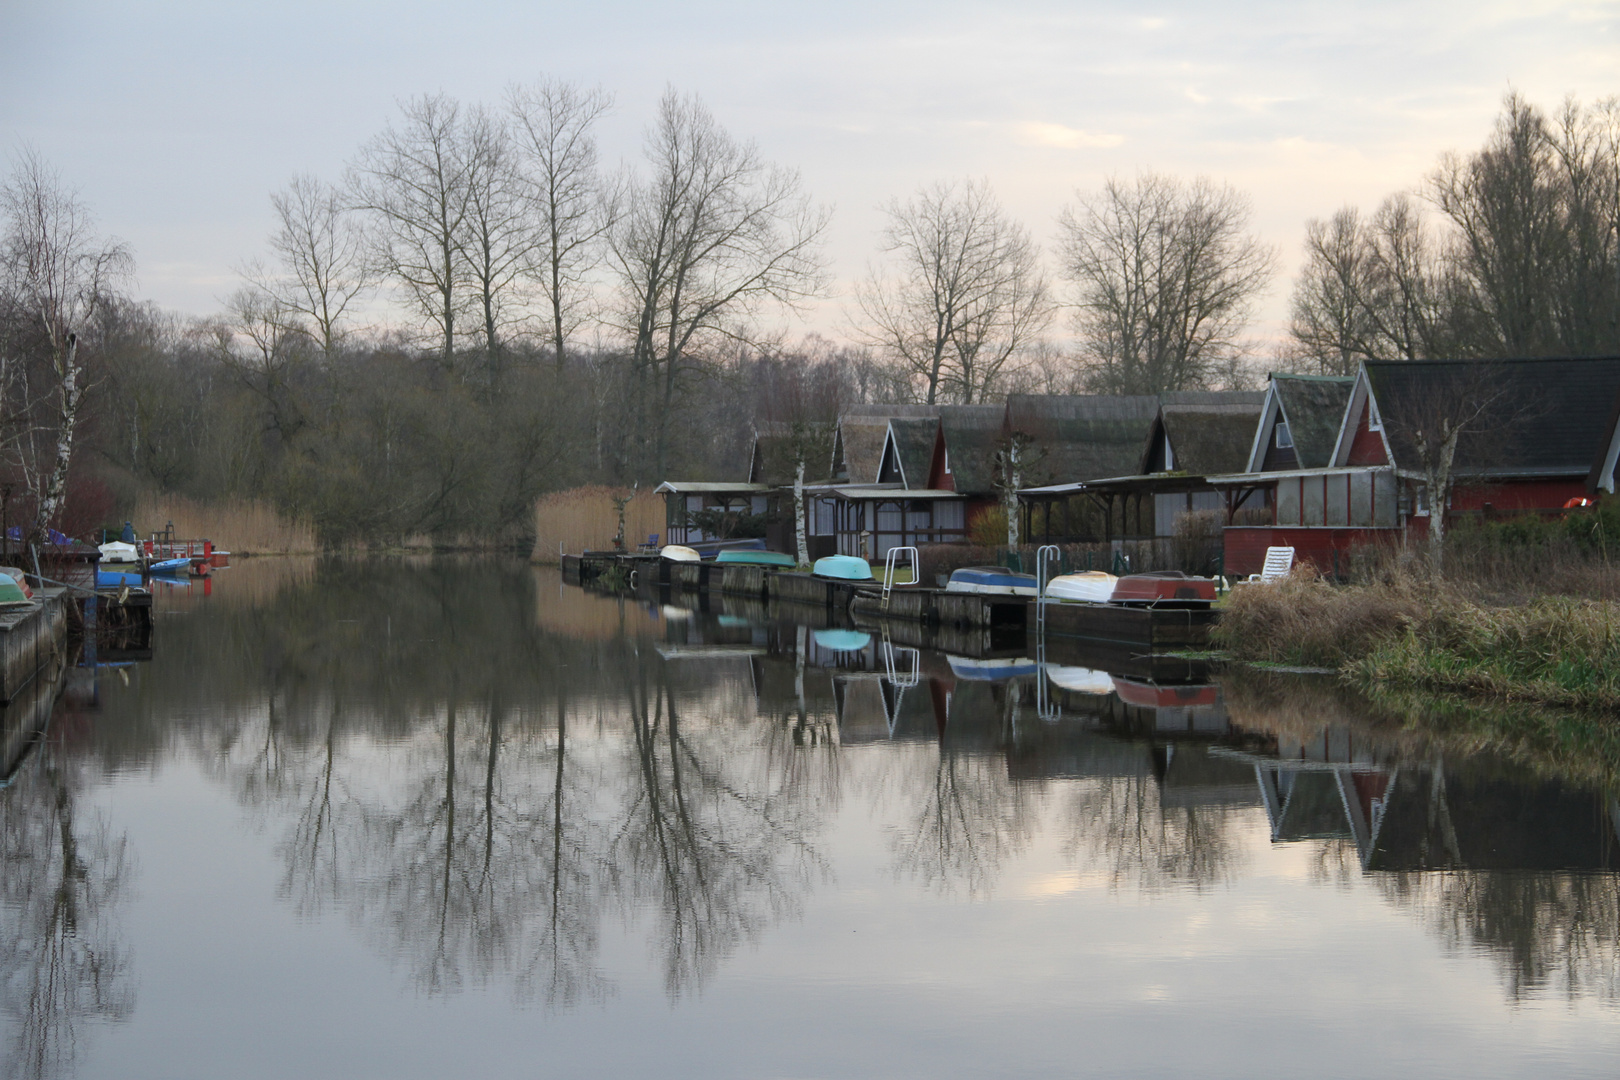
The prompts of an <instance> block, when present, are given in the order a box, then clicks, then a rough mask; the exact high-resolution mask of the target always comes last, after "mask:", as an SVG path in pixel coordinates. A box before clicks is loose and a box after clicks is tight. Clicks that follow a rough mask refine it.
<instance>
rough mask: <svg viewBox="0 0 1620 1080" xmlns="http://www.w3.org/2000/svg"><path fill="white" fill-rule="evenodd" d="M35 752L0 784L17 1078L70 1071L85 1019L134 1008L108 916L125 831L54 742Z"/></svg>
mask: <svg viewBox="0 0 1620 1080" xmlns="http://www.w3.org/2000/svg"><path fill="white" fill-rule="evenodd" d="M40 753H41V756H40V757H38V758H36V759H34V760H33V761H30V762H27V763H25V764H24V766H23V768H22V769H21V770H20V771H19V773H18V774H17V775H16V777H15V778H14V780H13V782H12V784H11V786H10V787H9V788H7V789H6V790H4V791H0V1008H3V1009H4V1011H5V1013H6V1015H7V1016H8V1017H9V1018H10V1020H11V1022H12V1025H13V1029H14V1030H13V1034H12V1036H11V1039H10V1043H9V1045H8V1046H7V1052H6V1059H5V1066H6V1073H7V1075H8V1076H16V1077H47V1076H57V1075H68V1074H70V1073H71V1072H72V1071H73V1066H74V1064H75V1062H76V1061H77V1059H78V1057H79V1055H80V1052H81V1051H82V1049H83V1042H84V1039H85V1031H84V1027H85V1025H86V1024H87V1023H91V1022H96V1021H108V1020H122V1019H124V1018H126V1017H128V1016H129V1015H130V1013H131V1012H132V1011H133V1009H134V1006H135V988H134V985H133V982H132V979H131V977H130V972H129V953H128V950H127V948H126V947H125V945H124V943H123V940H122V934H121V928H120V925H119V922H118V907H119V905H120V903H121V901H122V899H123V895H124V892H125V890H126V888H127V885H128V877H129V871H130V866H129V859H128V854H127V844H126V842H125V838H124V836H123V835H121V834H118V833H115V832H114V831H113V830H112V829H111V828H110V827H109V825H108V823H107V821H106V819H105V818H104V816H103V815H102V814H101V813H100V812H99V811H96V810H94V809H91V808H87V807H84V806H82V805H81V803H80V791H81V790H82V788H83V784H82V782H81V780H80V778H79V775H78V771H77V768H76V767H75V766H74V765H73V764H72V763H71V762H69V761H67V760H65V758H64V755H63V754H62V753H61V751H60V749H59V748H56V747H50V746H47V747H43V748H42V749H41V751H40Z"/></svg>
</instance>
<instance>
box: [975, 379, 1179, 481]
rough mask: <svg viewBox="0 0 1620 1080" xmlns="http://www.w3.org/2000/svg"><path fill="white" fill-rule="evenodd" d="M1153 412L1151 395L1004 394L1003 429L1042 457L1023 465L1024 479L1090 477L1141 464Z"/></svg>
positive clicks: (1121, 473)
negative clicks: (1032, 445) (1016, 434)
mask: <svg viewBox="0 0 1620 1080" xmlns="http://www.w3.org/2000/svg"><path fill="white" fill-rule="evenodd" d="M1158 412H1159V399H1158V397H1156V396H1154V395H1152V394H1136V395H1129V396H1121V395H1112V394H1071V395H1037V394H1009V395H1008V396H1007V429H1008V430H1009V431H1015V432H1022V433H1024V434H1025V435H1028V436H1030V437H1031V438H1032V439H1034V440H1035V443H1036V445H1037V448H1038V449H1037V453H1039V454H1040V455H1041V460H1040V461H1039V462H1038V463H1035V462H1031V463H1030V467H1029V468H1026V469H1025V474H1024V479H1025V481H1026V482H1027V483H1036V484H1038V483H1043V482H1047V481H1080V480H1095V479H1097V478H1099V477H1104V476H1126V475H1129V474H1131V473H1133V472H1135V471H1136V470H1137V469H1138V468H1139V467H1140V466H1141V462H1142V444H1143V442H1144V441H1146V439H1147V435H1148V430H1149V429H1150V428H1151V427H1152V426H1153V419H1154V417H1155V416H1157V415H1158ZM955 463H956V455H955V454H954V452H953V453H952V455H951V464H952V465H953V466H954V465H955ZM957 483H958V485H959V486H960V484H961V481H960V480H958V481H957Z"/></svg>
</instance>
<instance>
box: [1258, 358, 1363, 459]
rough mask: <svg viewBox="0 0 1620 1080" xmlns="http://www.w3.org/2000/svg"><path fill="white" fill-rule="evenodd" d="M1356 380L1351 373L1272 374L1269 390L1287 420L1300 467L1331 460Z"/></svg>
mask: <svg viewBox="0 0 1620 1080" xmlns="http://www.w3.org/2000/svg"><path fill="white" fill-rule="evenodd" d="M1355 383H1356V380H1355V379H1354V378H1351V377H1350V376H1348V375H1273V376H1272V377H1271V391H1270V392H1271V394H1272V395H1273V396H1275V398H1276V399H1277V403H1278V405H1279V406H1280V407H1281V409H1282V417H1283V419H1284V420H1286V421H1287V423H1288V434H1289V435H1290V436H1291V437H1292V438H1293V440H1294V456H1295V457H1296V458H1297V459H1298V460H1299V467H1300V468H1302V469H1319V468H1322V467H1324V466H1326V465H1329V464H1331V463H1332V460H1333V450H1334V447H1335V446H1336V445H1337V444H1338V441H1339V429H1340V428H1341V427H1342V426H1343V425H1344V415H1345V410H1346V408H1347V407H1348V406H1349V404H1350V391H1351V389H1352V388H1353V387H1354V386H1355Z"/></svg>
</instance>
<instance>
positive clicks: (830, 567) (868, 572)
mask: <svg viewBox="0 0 1620 1080" xmlns="http://www.w3.org/2000/svg"><path fill="white" fill-rule="evenodd" d="M812 572H813V573H814V574H815V575H816V577H822V578H832V579H833V580H834V581H871V580H872V564H871V563H869V562H867V561H866V560H865V559H858V558H856V557H855V556H853V555H828V556H825V557H824V558H820V559H817V560H816V565H815V567H814V569H813V571H812Z"/></svg>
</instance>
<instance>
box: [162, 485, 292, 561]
mask: <svg viewBox="0 0 1620 1080" xmlns="http://www.w3.org/2000/svg"><path fill="white" fill-rule="evenodd" d="M130 520H131V521H133V522H134V524H135V529H136V532H137V533H138V534H139V535H140V536H141V537H142V538H145V537H147V536H150V535H151V534H152V533H154V532H162V531H164V529H166V528H167V527H168V526H169V525H170V524H171V523H172V524H173V525H174V535H175V537H176V539H182V540H201V539H207V540H212V541H213V542H214V546H215V547H217V548H221V549H223V550H225V551H229V552H232V553H233V554H250V553H251V554H254V555H266V554H300V555H303V554H313V553H315V552H319V551H320V550H321V545H320V541H319V540H318V539H317V537H316V535H315V528H314V526H313V525H311V524H310V523H309V522H307V521H298V520H295V519H292V518H288V517H286V516H285V515H283V514H281V513H279V512H277V510H276V509H275V508H274V507H273V506H271V505H270V504H269V503H266V502H263V501H260V500H248V499H232V500H228V501H225V502H217V503H210V502H199V501H198V500H196V499H188V498H186V497H185V496H183V495H159V494H153V493H150V492H148V493H145V494H143V495H141V496H140V498H138V499H137V500H136V502H135V510H134V516H133V517H132V518H131V519H130Z"/></svg>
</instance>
